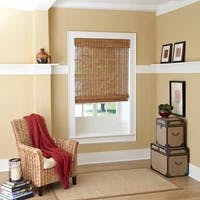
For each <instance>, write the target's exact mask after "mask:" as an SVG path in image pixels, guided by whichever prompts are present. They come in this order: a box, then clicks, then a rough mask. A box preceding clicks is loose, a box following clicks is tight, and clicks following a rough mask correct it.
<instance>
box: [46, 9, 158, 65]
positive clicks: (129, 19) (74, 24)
mask: <svg viewBox="0 0 200 200" xmlns="http://www.w3.org/2000/svg"><path fill="white" fill-rule="evenodd" d="M49 23H50V54H51V56H52V60H53V62H54V63H60V64H66V63H67V31H102V32H103V31H104V32H134V33H136V34H137V63H138V64H151V63H155V57H156V50H155V48H156V45H155V44H156V16H155V13H152V12H133V11H110V10H109V11H108V10H88V9H85V10H84V9H64V8H52V9H50V12H49Z"/></svg>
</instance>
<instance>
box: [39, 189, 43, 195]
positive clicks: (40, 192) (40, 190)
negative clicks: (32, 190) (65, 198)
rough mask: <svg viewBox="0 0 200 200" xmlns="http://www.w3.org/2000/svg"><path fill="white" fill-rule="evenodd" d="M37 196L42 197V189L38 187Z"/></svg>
mask: <svg viewBox="0 0 200 200" xmlns="http://www.w3.org/2000/svg"><path fill="white" fill-rule="evenodd" d="M38 195H39V196H42V195H43V187H38Z"/></svg>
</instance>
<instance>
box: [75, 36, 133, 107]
mask: <svg viewBox="0 0 200 200" xmlns="http://www.w3.org/2000/svg"><path fill="white" fill-rule="evenodd" d="M74 42H75V102H76V103H95V102H116V101H127V100H128V98H129V94H128V68H129V48H130V40H127V39H95V38H75V41H74Z"/></svg>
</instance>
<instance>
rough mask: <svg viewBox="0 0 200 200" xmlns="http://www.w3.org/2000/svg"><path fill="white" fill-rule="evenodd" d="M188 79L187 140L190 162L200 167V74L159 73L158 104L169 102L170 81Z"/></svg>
mask: <svg viewBox="0 0 200 200" xmlns="http://www.w3.org/2000/svg"><path fill="white" fill-rule="evenodd" d="M170 80H184V81H186V121H187V142H188V146H189V148H190V163H192V164H194V165H196V166H199V167H200V156H199V151H200V146H199V140H200V135H199V117H198V115H199V111H200V103H199V102H200V93H199V92H198V91H199V85H200V74H159V75H157V94H158V95H157V105H158V104H159V103H161V102H164V103H165V102H169V81H170Z"/></svg>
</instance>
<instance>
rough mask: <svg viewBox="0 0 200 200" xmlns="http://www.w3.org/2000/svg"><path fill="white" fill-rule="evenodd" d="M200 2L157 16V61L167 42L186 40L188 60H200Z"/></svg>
mask: <svg viewBox="0 0 200 200" xmlns="http://www.w3.org/2000/svg"><path fill="white" fill-rule="evenodd" d="M199 20H200V3H195V4H192V5H190V6H186V7H183V8H181V9H178V10H175V11H173V12H169V13H167V14H164V15H161V16H158V17H157V63H159V62H160V55H161V47H162V45H163V44H166V43H174V42H180V41H186V61H195V60H200V51H199V47H200V39H199V35H200V26H199Z"/></svg>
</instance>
